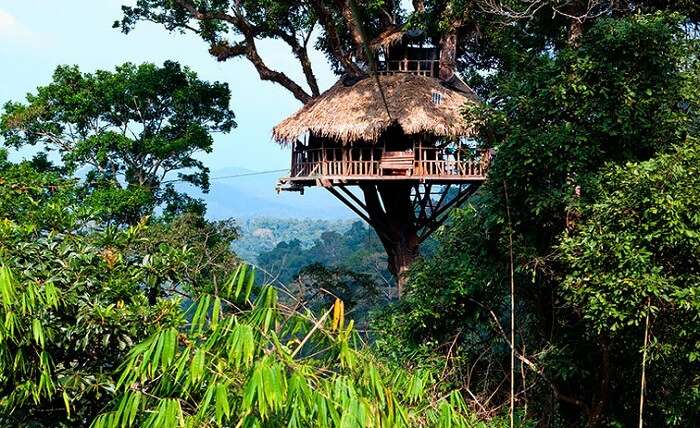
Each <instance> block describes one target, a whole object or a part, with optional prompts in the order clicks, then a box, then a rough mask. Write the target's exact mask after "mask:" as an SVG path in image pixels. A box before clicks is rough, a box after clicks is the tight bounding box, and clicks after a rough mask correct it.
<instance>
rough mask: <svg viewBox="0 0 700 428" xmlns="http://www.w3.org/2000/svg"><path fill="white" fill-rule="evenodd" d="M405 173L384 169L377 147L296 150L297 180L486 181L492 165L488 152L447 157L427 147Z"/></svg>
mask: <svg viewBox="0 0 700 428" xmlns="http://www.w3.org/2000/svg"><path fill="white" fill-rule="evenodd" d="M416 157H417V159H415V160H414V161H413V164H412V166H411V167H409V168H407V169H405V170H398V171H397V170H396V168H392V169H384V168H382V162H381V158H382V157H381V151H380V150H376V149H373V148H316V149H305V150H299V151H296V150H295V151H294V152H293V155H292V168H291V176H292V177H293V178H305V177H309V178H319V177H348V178H353V177H355V178H357V177H362V178H372V177H382V176H389V175H392V176H396V175H399V176H406V177H412V178H419V179H420V178H455V177H456V178H460V177H466V178H484V177H485V176H486V173H487V172H488V167H489V165H490V163H491V156H490V154H489V152H488V151H481V152H478V153H476V154H468V153H467V152H464V151H459V152H456V153H454V154H449V155H448V154H447V153H446V152H445V151H443V150H442V149H437V148H423V149H422V150H421V153H417V156H416Z"/></svg>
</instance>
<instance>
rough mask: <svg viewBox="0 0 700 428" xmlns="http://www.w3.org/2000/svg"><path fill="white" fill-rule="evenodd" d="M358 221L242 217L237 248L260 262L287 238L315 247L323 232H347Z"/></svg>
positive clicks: (235, 245) (235, 244)
mask: <svg viewBox="0 0 700 428" xmlns="http://www.w3.org/2000/svg"><path fill="white" fill-rule="evenodd" d="M353 221H357V220H350V219H347V220H318V219H317V220H310V219H291V218H286V219H285V218H249V219H241V220H239V221H238V222H237V223H238V226H239V230H240V236H239V237H238V239H236V240H235V241H234V242H233V249H234V251H235V252H236V254H238V255H239V256H240V257H242V258H243V259H244V260H247V261H249V262H251V263H257V257H258V255H259V254H260V253H264V252H268V251H271V250H272V249H274V248H275V247H276V246H277V244H279V243H280V242H285V241H292V240H295V239H296V240H298V241H300V242H301V245H302V247H304V248H308V247H311V246H312V245H313V244H314V242H315V241H316V240H318V239H319V238H320V237H321V234H322V233H323V232H329V231H332V232H339V233H343V232H345V231H346V230H348V229H349V228H350V226H351V225H352V223H353Z"/></svg>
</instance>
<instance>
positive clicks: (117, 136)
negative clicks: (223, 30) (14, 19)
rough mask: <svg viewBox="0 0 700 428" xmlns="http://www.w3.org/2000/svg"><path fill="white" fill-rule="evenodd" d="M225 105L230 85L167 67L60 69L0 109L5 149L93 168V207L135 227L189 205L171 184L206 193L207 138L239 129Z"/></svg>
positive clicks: (172, 64) (69, 165) (89, 173)
mask: <svg viewBox="0 0 700 428" xmlns="http://www.w3.org/2000/svg"><path fill="white" fill-rule="evenodd" d="M229 102H230V93H229V89H228V86H227V85H226V84H224V83H208V82H205V81H202V80H200V79H198V78H197V75H196V74H195V73H194V72H193V71H191V70H190V69H188V68H186V67H185V68H183V67H181V66H180V65H179V64H177V63H175V62H171V61H168V62H165V63H164V64H163V66H162V67H159V66H156V65H154V64H142V65H138V66H137V65H133V64H129V63H127V64H124V65H121V66H118V67H117V68H116V69H115V70H114V71H102V70H99V71H97V72H95V73H82V72H81V71H80V70H79V69H78V67H75V66H73V67H71V66H60V67H58V68H57V69H56V71H55V72H54V75H53V81H52V82H51V83H50V84H49V85H47V86H42V87H39V88H38V89H37V91H36V92H35V93H33V94H29V95H27V100H26V102H24V103H21V102H9V103H7V104H6V105H5V106H4V112H3V114H2V117H1V118H0V130H1V131H2V133H3V136H4V137H5V144H6V145H8V146H11V147H21V146H25V145H40V146H41V147H42V148H44V149H45V150H47V151H57V152H58V153H59V155H60V156H61V159H62V160H63V162H64V164H65V167H66V168H67V169H68V170H69V171H71V172H75V171H77V170H81V171H84V170H85V169H87V177H88V180H87V182H88V184H87V188H88V190H89V191H90V192H91V193H92V194H93V196H94V198H95V199H96V201H97V202H98V203H99V204H100V205H112V206H114V207H115V208H114V211H115V212H114V216H115V218H116V219H117V220H118V221H124V222H128V223H134V222H135V221H138V219H139V218H140V216H141V215H143V214H146V213H148V212H150V210H151V209H152V208H153V207H154V206H158V205H161V204H165V205H167V206H168V208H169V209H170V210H171V211H177V210H178V209H180V208H182V206H183V205H186V204H188V203H190V202H191V201H189V198H187V197H186V196H184V195H182V194H180V193H178V192H177V191H176V190H175V188H174V186H173V184H172V181H173V180H174V179H175V180H178V181H183V182H187V183H190V184H192V185H194V186H197V187H200V188H202V189H204V190H205V191H206V190H208V186H209V175H208V172H209V171H208V169H207V168H206V167H205V166H204V164H202V162H201V161H200V160H198V159H196V157H195V155H196V154H197V153H201V152H210V151H211V150H212V144H213V139H212V135H211V133H213V132H228V131H230V130H231V129H232V128H233V127H234V126H235V122H234V114H233V112H232V111H231V110H230V109H229ZM174 175H175V176H174Z"/></svg>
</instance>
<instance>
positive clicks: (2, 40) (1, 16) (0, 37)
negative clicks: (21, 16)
mask: <svg viewBox="0 0 700 428" xmlns="http://www.w3.org/2000/svg"><path fill="white" fill-rule="evenodd" d="M8 42H9V43H12V44H21V45H29V46H32V47H35V46H37V45H38V44H39V36H38V34H36V33H34V32H32V31H31V30H30V29H29V28H27V27H25V26H24V25H22V23H21V22H19V21H18V20H17V18H16V17H14V16H13V15H11V14H9V13H7V12H5V11H4V10H2V9H0V44H6V43H8Z"/></svg>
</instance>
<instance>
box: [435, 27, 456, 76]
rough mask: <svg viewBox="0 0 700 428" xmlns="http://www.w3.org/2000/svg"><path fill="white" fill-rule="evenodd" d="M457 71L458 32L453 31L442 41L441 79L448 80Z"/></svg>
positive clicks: (444, 36) (444, 35)
mask: <svg viewBox="0 0 700 428" xmlns="http://www.w3.org/2000/svg"><path fill="white" fill-rule="evenodd" d="M456 69H457V30H456V29H451V30H450V31H448V32H446V33H445V34H443V36H442V38H441V39H440V73H439V74H440V79H442V80H447V79H449V78H451V77H452V76H453V75H454V74H455V70H456Z"/></svg>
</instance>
